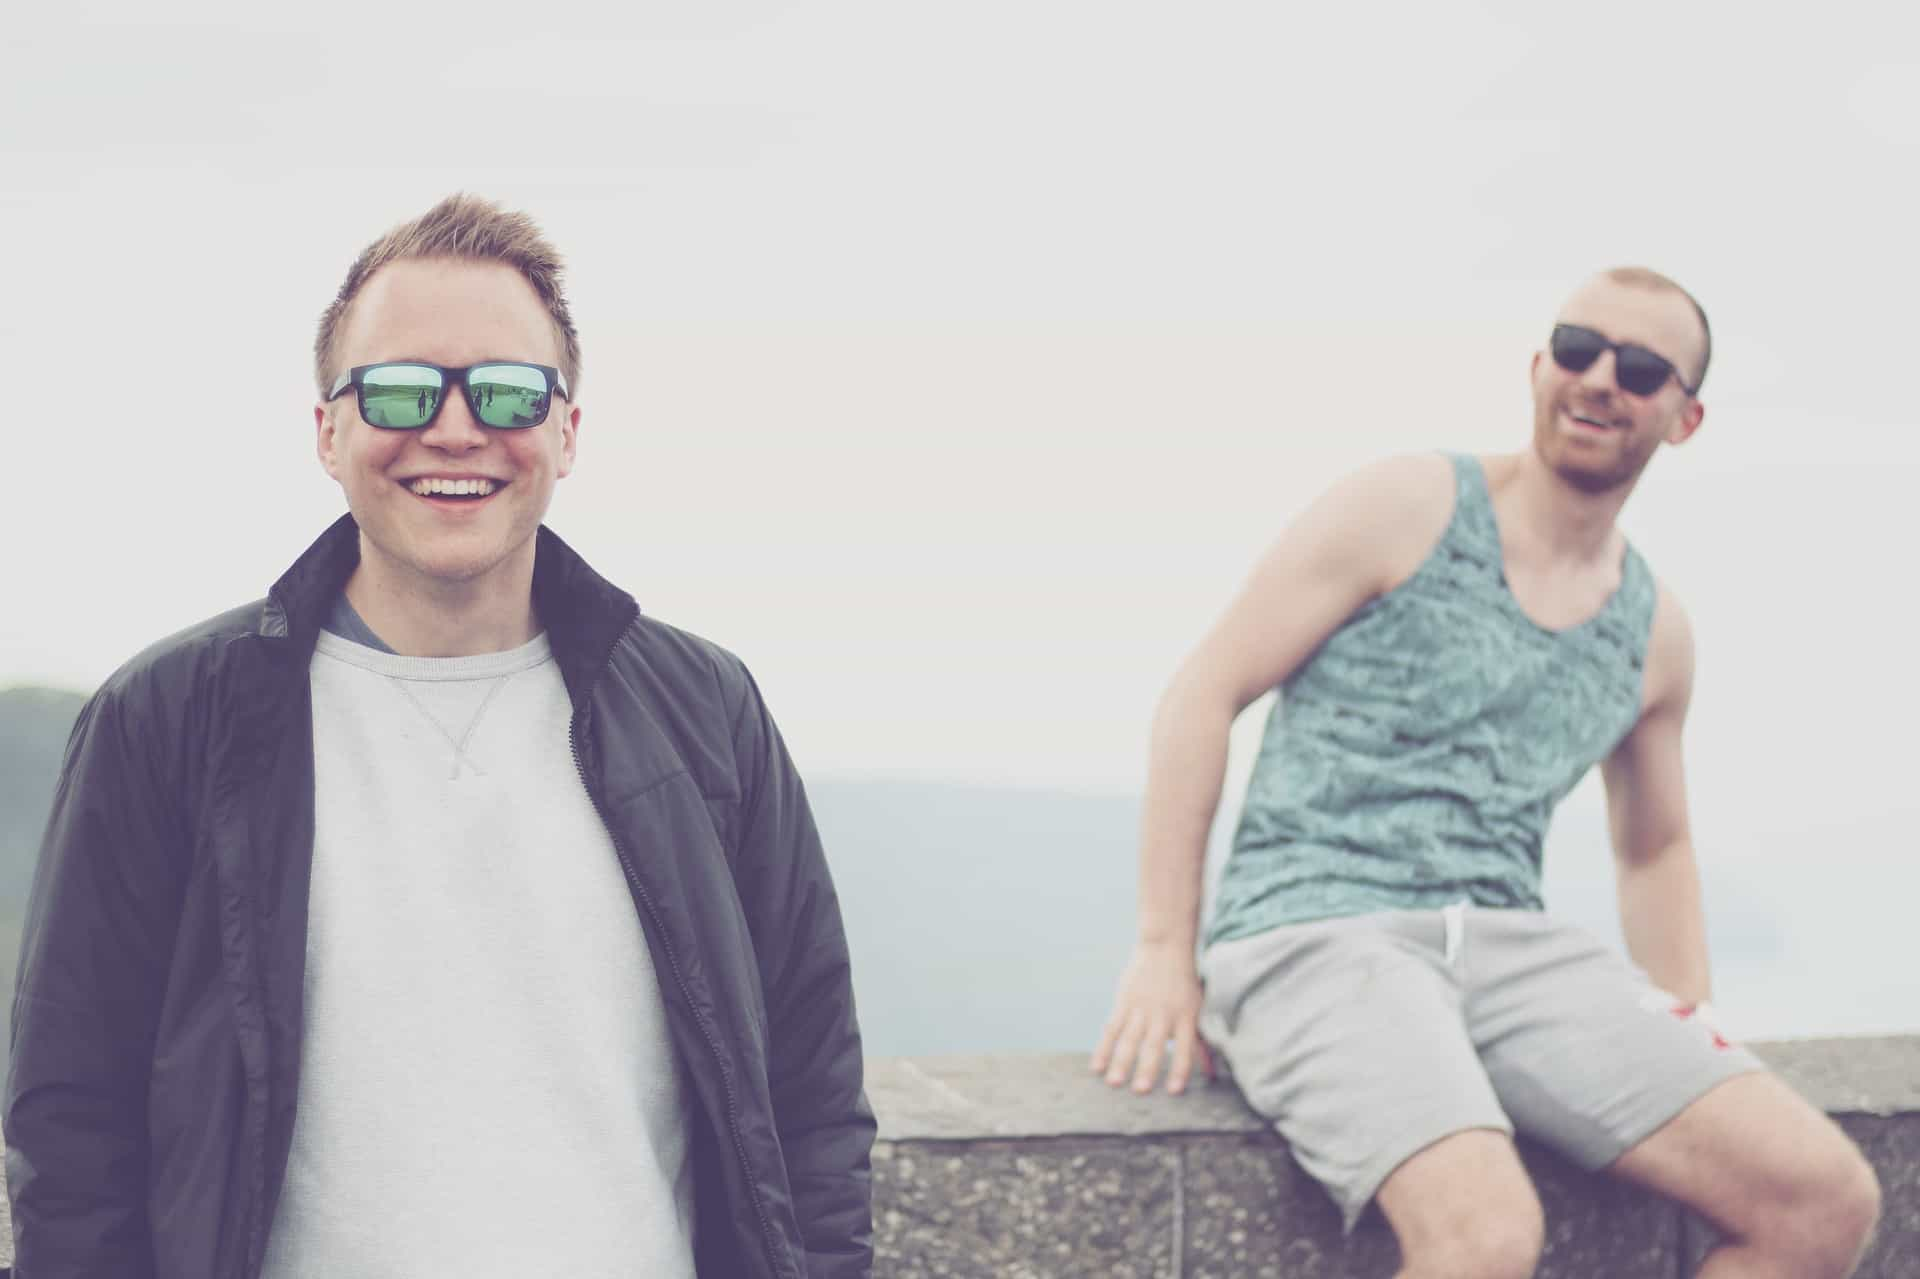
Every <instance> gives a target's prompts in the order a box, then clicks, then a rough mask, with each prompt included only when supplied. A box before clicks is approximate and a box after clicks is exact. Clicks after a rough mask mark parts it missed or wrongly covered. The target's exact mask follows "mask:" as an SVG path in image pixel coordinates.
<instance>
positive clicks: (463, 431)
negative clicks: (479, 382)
mask: <svg viewBox="0 0 1920 1279" xmlns="http://www.w3.org/2000/svg"><path fill="white" fill-rule="evenodd" d="M444 394H445V395H446V397H447V398H446V403H444V404H442V405H441V406H440V412H439V413H437V414H435V415H434V419H433V424H432V425H431V426H429V427H427V429H426V430H424V431H422V432H421V433H420V442H421V443H422V444H425V445H426V446H427V447H428V448H436V449H444V450H446V451H447V452H449V453H465V452H467V451H469V450H471V449H477V448H482V447H484V446H485V445H486V442H487V428H486V427H484V426H481V425H480V423H479V422H477V421H475V420H474V416H473V410H472V408H470V407H469V406H468V404H467V393H466V388H464V387H459V386H449V387H448V388H447V389H446V391H445V392H444Z"/></svg>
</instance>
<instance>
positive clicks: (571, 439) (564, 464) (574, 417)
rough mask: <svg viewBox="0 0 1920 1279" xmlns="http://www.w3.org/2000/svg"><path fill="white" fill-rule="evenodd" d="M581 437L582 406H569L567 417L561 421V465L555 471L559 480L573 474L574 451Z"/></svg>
mask: <svg viewBox="0 0 1920 1279" xmlns="http://www.w3.org/2000/svg"><path fill="white" fill-rule="evenodd" d="M579 436H580V406H579V405H578V404H569V405H568V406H567V415H566V417H564V418H562V419H561V420H560V465H559V466H558V467H557V468H556V469H555V471H554V476H555V478H557V479H565V478H566V477H567V476H568V475H570V474H572V472H573V450H574V446H575V445H576V443H577V442H578V440H579Z"/></svg>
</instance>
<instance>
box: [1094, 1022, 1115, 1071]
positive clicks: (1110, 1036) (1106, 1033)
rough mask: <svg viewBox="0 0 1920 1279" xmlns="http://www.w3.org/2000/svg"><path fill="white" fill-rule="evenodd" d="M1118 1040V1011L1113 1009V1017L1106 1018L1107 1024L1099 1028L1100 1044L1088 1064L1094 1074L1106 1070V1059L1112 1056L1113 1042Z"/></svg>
mask: <svg viewBox="0 0 1920 1279" xmlns="http://www.w3.org/2000/svg"><path fill="white" fill-rule="evenodd" d="M1119 1038H1120V1011H1119V1010H1118V1009H1115V1010H1114V1014H1113V1016H1111V1017H1109V1018H1107V1024H1106V1025H1105V1026H1102V1027H1101V1028H1100V1043H1099V1044H1098V1045H1097V1046H1096V1047H1095V1048H1094V1050H1093V1061H1092V1062H1091V1063H1089V1064H1090V1066H1091V1068H1092V1070H1093V1073H1094V1074H1096V1075H1097V1074H1099V1073H1100V1072H1101V1071H1103V1070H1105V1069H1106V1068H1107V1059H1108V1058H1109V1057H1111V1056H1112V1055H1113V1045H1114V1041H1116V1040H1117V1039H1119Z"/></svg>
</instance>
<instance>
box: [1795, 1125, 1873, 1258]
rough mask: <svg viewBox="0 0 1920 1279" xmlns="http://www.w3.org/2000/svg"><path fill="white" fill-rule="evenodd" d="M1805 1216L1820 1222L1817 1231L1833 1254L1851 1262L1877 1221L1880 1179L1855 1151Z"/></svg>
mask: <svg viewBox="0 0 1920 1279" xmlns="http://www.w3.org/2000/svg"><path fill="white" fill-rule="evenodd" d="M1807 1215H1808V1217H1809V1218H1810V1219H1811V1220H1813V1221H1816V1222H1820V1223H1823V1225H1822V1227H1821V1233H1822V1234H1823V1235H1824V1236H1826V1239H1825V1242H1826V1243H1827V1244H1828V1245H1829V1246H1830V1247H1831V1249H1832V1250H1833V1252H1834V1253H1835V1255H1837V1256H1839V1257H1842V1258H1844V1259H1845V1260H1846V1261H1847V1262H1849V1263H1851V1262H1852V1261H1854V1260H1855V1259H1857V1258H1858V1257H1859V1255H1860V1254H1861V1253H1862V1252H1864V1251H1865V1250H1866V1247H1867V1242H1868V1241H1869V1240H1870V1239H1872V1238H1873V1228H1874V1227H1875V1226H1876V1225H1878V1224H1879V1221H1880V1178H1879V1177H1877V1176H1876V1175H1874V1171H1873V1165H1872V1164H1870V1163H1868V1162H1867V1161H1866V1159H1865V1158H1864V1157H1863V1156H1861V1155H1860V1154H1859V1153H1858V1152H1857V1151H1856V1152H1852V1158H1850V1159H1849V1160H1847V1161H1846V1163H1845V1165H1844V1168H1843V1169H1842V1170H1839V1171H1837V1172H1836V1173H1835V1175H1834V1177H1833V1179H1832V1181H1831V1182H1830V1183H1829V1184H1828V1187H1827V1189H1826V1192H1825V1194H1824V1195H1822V1196H1821V1197H1820V1202H1819V1203H1817V1204H1815V1205H1812V1206H1810V1207H1809V1209H1808V1213H1807Z"/></svg>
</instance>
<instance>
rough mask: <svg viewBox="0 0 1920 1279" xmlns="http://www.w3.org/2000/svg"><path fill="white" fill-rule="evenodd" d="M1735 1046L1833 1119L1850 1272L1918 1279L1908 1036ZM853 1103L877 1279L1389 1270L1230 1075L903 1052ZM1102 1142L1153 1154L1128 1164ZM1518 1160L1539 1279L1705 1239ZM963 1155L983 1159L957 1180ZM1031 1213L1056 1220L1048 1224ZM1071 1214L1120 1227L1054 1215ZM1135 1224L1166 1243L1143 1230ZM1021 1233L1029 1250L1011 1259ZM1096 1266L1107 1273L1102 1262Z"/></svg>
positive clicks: (1223, 1276) (1919, 1091)
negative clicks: (1848, 1139) (1865, 1227)
mask: <svg viewBox="0 0 1920 1279" xmlns="http://www.w3.org/2000/svg"><path fill="white" fill-rule="evenodd" d="M1754 1047H1755V1049H1756V1051H1758V1052H1759V1054H1760V1055H1761V1056H1762V1057H1763V1058H1764V1059H1765V1060H1766V1061H1767V1062H1768V1064H1769V1065H1770V1066H1772V1067H1773V1068H1774V1069H1775V1070H1776V1071H1777V1072H1778V1073H1779V1074H1780V1075H1781V1076H1782V1077H1783V1078H1784V1079H1785V1080H1786V1081H1787V1082H1788V1083H1789V1084H1791V1085H1792V1086H1793V1087H1794V1088H1796V1089H1797V1090H1798V1091H1799V1092H1800V1093H1801V1094H1802V1095H1803V1096H1806V1097H1807V1098H1808V1100H1810V1101H1812V1102H1813V1103H1814V1104H1815V1105H1817V1106H1820V1107H1822V1108H1823V1109H1826V1110H1828V1111H1829V1112H1831V1113H1833V1114H1835V1115H1836V1117H1837V1118H1838V1120H1839V1122H1840V1123H1841V1125H1842V1126H1843V1127H1844V1128H1846V1129H1847V1131H1848V1132H1849V1133H1850V1134H1852V1135H1853V1137H1854V1139H1855V1140H1856V1141H1858V1142H1860V1143H1861V1146H1862V1148H1863V1150H1865V1152H1866V1154H1867V1156H1868V1158H1869V1159H1870V1160H1871V1161H1872V1162H1873V1163H1874V1165H1875V1167H1876V1168H1877V1169H1878V1170H1879V1173H1880V1177H1881V1182H1882V1188H1883V1191H1884V1193H1885V1197H1886V1208H1885V1212H1884V1217H1883V1220H1882V1224H1881V1229H1880V1233H1879V1236H1878V1241H1877V1243H1876V1245H1875V1247H1874V1249H1873V1251H1872V1252H1871V1253H1870V1254H1869V1256H1868V1258H1867V1261H1866V1263H1865V1265H1864V1266H1863V1268H1862V1269H1861V1271H1860V1276H1861V1279H1895V1277H1898V1279H1920V1037H1915V1036H1907V1037H1890V1038H1878V1039H1866V1038H1860V1039H1833V1040H1811V1041H1792V1042H1785V1043H1766V1044H1758V1045H1755V1046H1754ZM868 1093H869V1096H870V1097H871V1099H872V1101H873V1104H874V1109H875V1111H876V1113H877V1114H878V1116H879V1120H880V1131H881V1136H882V1138H883V1139H885V1143H886V1144H884V1145H883V1148H882V1149H883V1151H884V1155H883V1161H885V1166H883V1163H882V1162H876V1176H875V1187H876V1217H877V1220H878V1225H879V1229H878V1237H879V1238H880V1239H881V1241H882V1244H881V1262H880V1265H879V1266H878V1268H877V1269H876V1272H875V1273H876V1274H877V1275H880V1276H888V1275H913V1276H921V1275H926V1276H932V1275H954V1276H961V1275H975V1274H978V1275H982V1276H986V1275H993V1276H1020V1277H1023V1279H1042V1277H1043V1276H1053V1275H1060V1276H1068V1275H1083V1274H1086V1275H1128V1276H1131V1275H1138V1274H1152V1275H1160V1274H1167V1275H1170V1276H1173V1279H1200V1277H1201V1276H1208V1277H1211V1279H1229V1277H1230V1276H1231V1277H1238V1276H1249V1277H1257V1279H1333V1277H1334V1276H1356V1277H1358V1279H1367V1277H1368V1276H1375V1275H1378V1276H1388V1275H1391V1274H1392V1273H1393V1271H1394V1267H1395V1266H1396V1265H1397V1264H1398V1260H1399V1258H1398V1249H1397V1248H1396V1246H1395V1244H1394V1241H1393V1238H1392V1235H1391V1233H1390V1232H1389V1231H1388V1230H1387V1227H1386V1225H1385V1223H1384V1221H1382V1219H1381V1218H1380V1216H1379V1214H1378V1212H1377V1211H1370V1212H1369V1213H1368V1214H1367V1215H1366V1216H1365V1217H1364V1218H1363V1219H1362V1221H1361V1223H1360V1226H1359V1227H1358V1229H1357V1230H1356V1231H1355V1232H1354V1233H1353V1234H1352V1235H1351V1236H1343V1235H1342V1234H1341V1232H1340V1226H1339V1218H1338V1214H1337V1212H1336V1211H1335V1209H1334V1206H1333V1203H1332V1201H1331V1200H1330V1199H1329V1198H1328V1197H1327V1195H1326V1193H1325V1192H1324V1191H1323V1190H1321V1189H1320V1188H1319V1187H1318V1186H1317V1185H1315V1184H1314V1183H1313V1182H1312V1181H1311V1180H1310V1179H1309V1178H1308V1177H1307V1176H1306V1175H1305V1174H1304V1173H1302V1172H1301V1171H1300V1170H1299V1168H1298V1166H1297V1165H1295V1164H1294V1162H1293V1160H1292V1158H1291V1156H1290V1155H1288V1154H1287V1152H1286V1150H1285V1147H1284V1145H1283V1144H1282V1143H1281V1142H1280V1141H1279V1140H1278V1139H1277V1138H1276V1137H1274V1136H1273V1135H1272V1133H1271V1131H1270V1130H1269V1129H1268V1128H1267V1126H1266V1124H1265V1123H1263V1122H1262V1121H1261V1120H1260V1118H1259V1117H1258V1116H1257V1115H1254V1114H1253V1113H1252V1112H1251V1111H1249V1110H1248V1109H1247V1108H1246V1106H1245V1104H1244V1103H1243V1102H1242V1101H1241V1100H1240V1097H1239V1094H1238V1093H1237V1092H1236V1091H1235V1090H1234V1088H1233V1086H1232V1084H1231V1083H1230V1082H1220V1083H1215V1084H1212V1085H1200V1084H1196V1086H1195V1087H1194V1089H1193V1090H1192V1091H1190V1092H1189V1094H1188V1095H1186V1096H1184V1097H1167V1096H1166V1095H1165V1094H1164V1093H1161V1094H1156V1095H1154V1096H1151V1097H1135V1096H1132V1095H1131V1094H1128V1093H1126V1092H1122V1091H1116V1090H1113V1089H1109V1088H1107V1087H1106V1086H1105V1085H1104V1084H1103V1083H1101V1082H1100V1081H1099V1080H1098V1079H1096V1078H1094V1077H1093V1076H1092V1075H1090V1074H1089V1073H1088V1071H1087V1068H1086V1061H1085V1058H1083V1057H1080V1056H1078V1055H1060V1056H1047V1057H948V1058H915V1059H912V1060H911V1061H902V1060H894V1061H876V1062H874V1063H871V1065H870V1068H869V1082H868ZM1117 1149H1119V1150H1125V1151H1127V1152H1128V1153H1129V1155H1130V1156H1137V1155H1140V1154H1142V1153H1146V1152H1153V1153H1157V1154H1159V1155H1162V1156H1165V1159H1164V1160H1163V1161H1153V1160H1149V1161H1148V1162H1147V1163H1145V1164H1144V1165H1137V1164H1132V1163H1129V1162H1128V1161H1127V1160H1125V1159H1122V1158H1121V1157H1120V1156H1119V1155H1118V1154H1117V1153H1116V1150H1117ZM1521 1151H1522V1155H1523V1157H1524V1158H1525V1160H1526V1162H1527V1165H1528V1169H1529V1171H1530V1173H1531V1174H1532V1175H1533V1177H1534V1180H1535V1184H1536V1186H1537V1187H1538V1190H1539V1193H1540V1198H1541V1203H1542V1207H1543V1209H1544V1211H1545V1215H1546V1223H1547V1224H1546V1230H1547V1240H1546V1250H1545V1254H1544V1256H1543V1257H1542V1261H1541V1267H1540V1271H1539V1274H1540V1276H1541V1279H1592V1277H1594V1276H1636V1277H1638V1276H1648V1277H1649V1279H1670V1277H1677V1276H1681V1275H1685V1274H1690V1273H1691V1271H1692V1266H1693V1263H1694V1262H1697V1259H1698V1256H1699V1255H1700V1252H1701V1251H1702V1249H1703V1248H1704V1246H1705V1245H1704V1242H1703V1240H1704V1239H1705V1238H1706V1235H1705V1233H1704V1232H1703V1230H1702V1228H1701V1227H1700V1225H1699V1223H1697V1222H1693V1221H1691V1220H1690V1219H1688V1218H1686V1217H1685V1215H1684V1214H1683V1213H1682V1212H1680V1210H1678V1209H1677V1208H1675V1207H1673V1206H1672V1205H1670V1204H1668V1203H1666V1202H1664V1201H1663V1200H1660V1199H1658V1198H1657V1197H1655V1196H1652V1195H1649V1194H1647V1193H1645V1192H1642V1191H1639V1190H1636V1189H1634V1188H1632V1187H1629V1186H1626V1185H1623V1184H1620V1183H1618V1182H1616V1181H1613V1180H1611V1179H1608V1178H1605V1177H1599V1176H1592V1175H1589V1174H1585V1173H1582V1172H1580V1171H1578V1170H1577V1169H1574V1168H1572V1167H1571V1166H1569V1165H1567V1164H1565V1163H1564V1162H1562V1161H1561V1160H1560V1159H1558V1158H1557V1157H1556V1156H1554V1155H1552V1154H1551V1153H1549V1152H1546V1151H1544V1150H1542V1149H1539V1148H1537V1147H1534V1146H1532V1145H1531V1144H1530V1143H1526V1142H1523V1143H1522V1145H1521ZM1023 1152H1031V1153H1030V1154H1029V1153H1023ZM926 1158H938V1159H940V1160H943V1161H945V1162H944V1163H942V1164H940V1165H938V1172H937V1176H930V1175H929V1174H928V1171H927V1169H926V1167H923V1166H921V1165H918V1164H913V1165H903V1164H902V1163H901V1162H900V1161H902V1160H920V1159H926ZM977 1158H978V1159H985V1160H986V1162H985V1163H982V1164H980V1165H978V1167H979V1168H980V1169H981V1171H980V1172H979V1173H978V1175H973V1173H972V1170H973V1169H974V1168H975V1167H976V1164H975V1160H976V1159H977ZM1023 1158H1025V1159H1029V1160H1037V1161H1039V1162H1037V1163H1029V1164H1026V1165H1021V1164H1020V1163H1019V1162H1018V1161H1019V1160H1021V1159H1023ZM1076 1158H1078V1159H1082V1160H1088V1161H1091V1162H1088V1163H1086V1164H1083V1165H1081V1167H1083V1168H1085V1169H1087V1170H1090V1171H1091V1170H1094V1169H1098V1170H1101V1171H1102V1172H1103V1173H1104V1175H1106V1176H1112V1177H1119V1176H1124V1177H1126V1178H1129V1179H1130V1181H1129V1184H1127V1185H1119V1184H1114V1183H1113V1182H1111V1181H1101V1180H1100V1178H1099V1177H1095V1178H1094V1180H1095V1181H1096V1182H1097V1183H1098V1184H1099V1185H1100V1186H1101V1187H1102V1188H1101V1189H1099V1190H1096V1191H1093V1192H1091V1194H1090V1197H1088V1198H1086V1199H1084V1201H1082V1202H1079V1203H1075V1202H1073V1201H1072V1200H1070V1199H1068V1198H1066V1197H1064V1196H1063V1195H1062V1194H1061V1193H1059V1191H1058V1190H1056V1189H1049V1187H1048V1179H1049V1178H1050V1177H1056V1176H1058V1173H1057V1172H1055V1171H1051V1170H1055V1169H1058V1168H1059V1167H1060V1166H1061V1161H1063V1160H1065V1161H1068V1164H1069V1166H1071V1161H1072V1160H1073V1159H1076ZM909 1168H910V1171H908V1169H909ZM1129 1168H1135V1169H1138V1171H1131V1172H1129V1171H1126V1170H1127V1169H1129ZM1134 1181H1137V1182H1138V1184H1132V1183H1133V1182H1134ZM1002 1183H1004V1184H1002ZM942 1185H945V1186H951V1187H954V1188H955V1189H954V1190H953V1191H952V1192H951V1193H952V1194H953V1195H954V1196H955V1197H956V1202H957V1203H958V1204H960V1205H961V1206H960V1207H959V1208H958V1209H955V1208H954V1207H951V1206H942V1204H941V1203H939V1202H938V1201H937V1196H938V1195H939V1194H940V1193H941V1192H940V1191H939V1187H940V1186H942ZM907 1193H911V1194H912V1195H914V1196H917V1203H916V1205H915V1206H914V1207H912V1209H911V1210H910V1211H900V1210H899V1209H898V1208H897V1206H896V1204H895V1203H894V1198H895V1197H896V1196H899V1195H902V1194H907ZM1163 1200H1164V1201H1165V1202H1164V1204H1162V1201H1163ZM1050 1204H1053V1205H1060V1206H1061V1207H1062V1209H1063V1210H1069V1211H1068V1216H1067V1218H1066V1219H1064V1220H1059V1221H1057V1222H1056V1221H1055V1220H1054V1219H1053V1218H1052V1217H1051V1216H1050V1215H1049V1214H1050V1213H1051V1212H1052V1211H1053V1210H1052V1209H1050V1208H1049V1207H1048V1205H1050ZM1090 1212H1097V1213H1106V1212H1118V1213H1121V1214H1122V1217H1121V1219H1120V1221H1118V1222H1116V1223H1112V1224H1109V1223H1105V1222H1100V1221H1088V1220H1074V1219H1072V1214H1076V1213H1079V1214H1084V1213H1090ZM943 1213H944V1214H945V1215H944V1216H943V1215H942V1214H943ZM1043 1219H1044V1220H1046V1221H1047V1222H1048V1223H1049V1224H1045V1225H1042V1224H1040V1222H1041V1221H1042V1220H1043ZM1155 1222H1162V1223H1164V1224H1165V1228H1166V1229H1167V1230H1168V1231H1169V1232H1170V1234H1172V1235H1174V1236H1175V1237H1177V1240H1178V1244H1177V1248H1176V1246H1175V1244H1174V1243H1172V1242H1171V1241H1169V1242H1166V1243H1162V1242H1161V1241H1160V1240H1159V1239H1157V1238H1155V1237H1153V1236H1152V1233H1151V1232H1152V1229H1153V1228H1154V1227H1153V1224H1152V1223H1155ZM1023 1239H1024V1240H1028V1241H1030V1242H1031V1243H1032V1247H1033V1249H1034V1250H1032V1251H1021V1244H1020V1242H1019V1241H1020V1240H1023ZM1116 1256H1117V1257H1123V1258H1124V1260H1123V1261H1122V1262H1120V1263H1119V1266H1120V1268H1115V1267H1114V1265H1113V1264H1112V1263H1109V1262H1108V1261H1106V1260H1105V1259H1106V1258H1111V1257H1116ZM1683 1258H1688V1259H1689V1260H1687V1263H1686V1264H1685V1265H1683Z"/></svg>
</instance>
